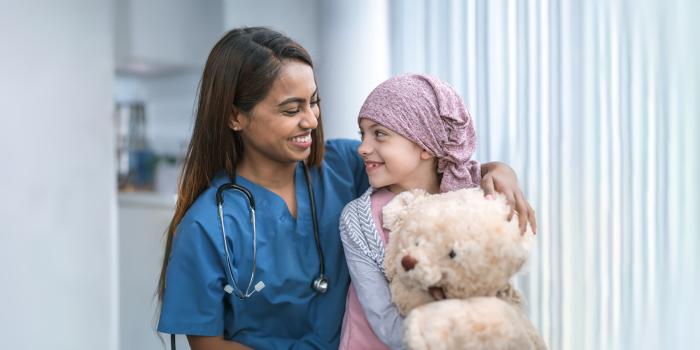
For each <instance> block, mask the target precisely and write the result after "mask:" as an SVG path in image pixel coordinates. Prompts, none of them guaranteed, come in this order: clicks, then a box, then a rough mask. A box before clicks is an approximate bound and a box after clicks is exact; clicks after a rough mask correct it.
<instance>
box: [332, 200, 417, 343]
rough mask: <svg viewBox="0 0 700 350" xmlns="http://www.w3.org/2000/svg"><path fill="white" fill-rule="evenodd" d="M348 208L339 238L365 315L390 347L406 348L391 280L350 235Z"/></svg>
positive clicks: (374, 329)
mask: <svg viewBox="0 0 700 350" xmlns="http://www.w3.org/2000/svg"><path fill="white" fill-rule="evenodd" d="M348 209H349V208H348V207H346V208H345V210H344V212H343V215H341V217H340V237H341V239H342V241H343V249H344V250H345V259H346V260H347V263H348V269H349V270H350V279H351V281H352V287H353V288H355V292H356V293H357V298H358V299H359V301H360V304H361V305H362V309H363V311H364V313H365V317H367V321H368V322H369V325H370V326H371V327H372V330H373V331H374V333H375V334H376V335H377V337H379V339H380V340H381V341H382V342H383V343H384V344H386V345H387V346H388V347H390V348H391V349H403V347H404V344H403V317H401V315H400V314H399V311H398V310H397V309H396V306H394V304H393V303H392V302H391V292H390V290H389V283H388V282H387V280H386V277H384V273H383V272H382V270H381V269H380V268H379V266H377V263H376V262H375V261H374V260H372V259H371V258H370V257H368V256H367V255H366V254H364V253H363V252H362V249H361V248H360V247H359V245H358V243H357V242H355V241H354V240H353V239H352V238H351V233H350V230H352V229H353V226H354V225H352V218H351V217H352V216H353V215H352V214H351V213H346V212H345V211H346V210H348Z"/></svg>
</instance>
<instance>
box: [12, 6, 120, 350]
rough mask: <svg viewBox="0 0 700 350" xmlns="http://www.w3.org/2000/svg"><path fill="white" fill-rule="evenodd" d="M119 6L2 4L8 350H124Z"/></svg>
mask: <svg viewBox="0 0 700 350" xmlns="http://www.w3.org/2000/svg"><path fill="white" fill-rule="evenodd" d="M111 6H112V3H111V1H110V0H64V1H61V2H55V1H49V0H46V1H41V0H27V1H9V0H8V1H4V0H3V1H1V2H0V9H1V10H0V51H1V54H0V77H1V78H0V130H1V137H0V194H1V196H0V198H2V201H1V202H0V220H1V221H0V222H2V227H0V266H2V269H1V270H0V271H2V272H0V281H2V287H1V288H0V305H1V306H0V310H2V311H0V344H1V345H0V347H2V348H4V349H48V348H51V349H71V350H73V349H116V347H117V340H116V339H117V338H116V337H117V322H116V320H117V312H116V298H117V295H116V293H115V290H116V277H117V274H116V265H115V259H116V258H115V256H116V254H115V253H116V251H115V250H116V244H115V238H116V236H115V231H116V230H115V215H114V214H115V206H116V199H115V189H114V186H115V185H114V184H115V181H114V175H113V174H114V171H113V169H114V167H113V145H112V125H111V112H112V98H111V84H112V75H113V62H112V23H111V20H112V16H111V14H110V10H111Z"/></svg>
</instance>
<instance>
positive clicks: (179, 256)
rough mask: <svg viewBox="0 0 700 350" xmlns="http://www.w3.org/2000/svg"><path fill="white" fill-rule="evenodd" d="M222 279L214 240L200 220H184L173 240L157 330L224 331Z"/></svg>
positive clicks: (187, 332) (213, 332)
mask: <svg viewBox="0 0 700 350" xmlns="http://www.w3.org/2000/svg"><path fill="white" fill-rule="evenodd" d="M224 280H225V275H224V270H223V266H222V262H221V261H220V260H219V253H218V251H217V249H216V245H215V242H212V240H211V237H210V236H209V235H208V234H207V232H206V231H205V229H204V227H202V225H201V224H200V223H198V222H196V221H188V222H185V221H184V220H183V222H181V224H180V225H179V226H178V229H177V233H176V234H175V237H174V240H173V248H172V252H171V255H170V260H169V263H168V270H167V273H166V279H165V293H164V295H163V305H162V308H161V313H160V320H159V322H158V331H160V332H162V333H170V334H188V335H201V336H219V335H222V334H224V295H225V292H224V290H223V284H224Z"/></svg>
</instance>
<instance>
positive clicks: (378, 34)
mask: <svg viewBox="0 0 700 350" xmlns="http://www.w3.org/2000/svg"><path fill="white" fill-rule="evenodd" d="M224 9H225V11H224V12H225V21H224V23H225V26H226V28H228V29H231V28H235V27H241V26H269V27H271V28H273V29H275V30H279V31H281V32H283V33H285V34H287V35H288V36H290V37H291V38H292V39H294V40H296V41H297V42H299V43H300V44H301V45H302V46H304V47H305V48H306V49H307V50H309V53H310V54H311V56H312V58H313V60H314V63H315V65H316V74H317V80H318V84H319V92H320V96H321V99H322V102H321V105H322V108H323V120H324V132H325V135H326V138H336V137H345V138H357V130H358V127H357V121H356V120H357V119H356V118H357V112H359V110H360V106H361V105H362V102H364V99H365V97H367V95H368V94H369V93H370V91H372V89H373V88H374V87H375V86H376V85H377V84H379V83H380V82H382V81H383V80H384V79H386V78H388V77H389V29H388V28H389V23H388V12H387V11H388V0H354V1H351V0H335V1H321V0H289V1H274V0H258V1H255V2H250V1H242V0H226V1H225V2H224Z"/></svg>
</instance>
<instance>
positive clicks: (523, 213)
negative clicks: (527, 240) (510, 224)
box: [515, 191, 529, 233]
mask: <svg viewBox="0 0 700 350" xmlns="http://www.w3.org/2000/svg"><path fill="white" fill-rule="evenodd" d="M515 207H516V211H517V212H518V223H519V225H518V226H520V233H525V232H527V221H528V219H529V213H528V207H529V205H528V204H527V201H525V198H523V193H522V192H520V191H518V192H516V193H515Z"/></svg>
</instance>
